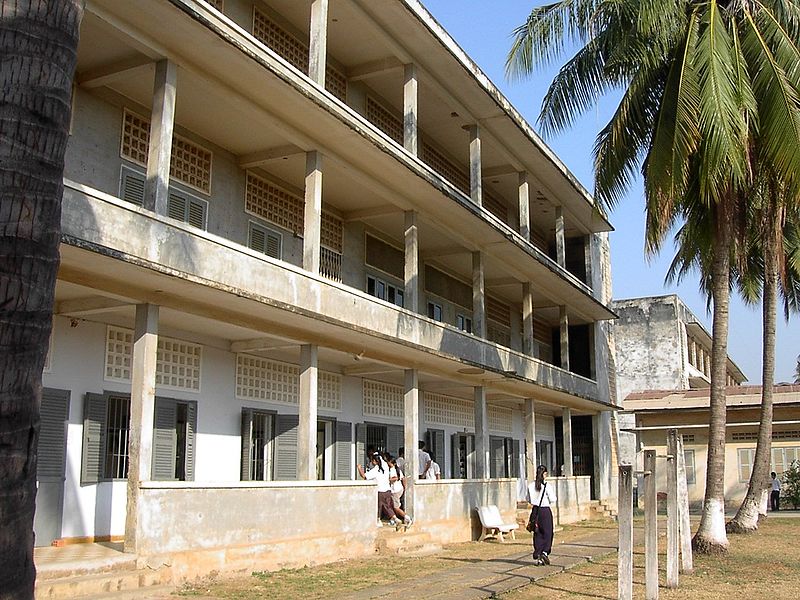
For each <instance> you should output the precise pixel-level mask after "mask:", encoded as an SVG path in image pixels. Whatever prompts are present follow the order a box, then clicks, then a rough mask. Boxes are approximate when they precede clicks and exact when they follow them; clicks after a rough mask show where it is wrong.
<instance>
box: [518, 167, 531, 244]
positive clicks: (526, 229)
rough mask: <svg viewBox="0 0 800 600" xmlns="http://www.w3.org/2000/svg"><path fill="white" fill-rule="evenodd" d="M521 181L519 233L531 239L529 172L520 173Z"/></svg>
mask: <svg viewBox="0 0 800 600" xmlns="http://www.w3.org/2000/svg"><path fill="white" fill-rule="evenodd" d="M518 181H519V234H520V235H521V236H522V237H524V238H525V240H526V241H528V242H530V241H531V194H530V184H529V183H528V172H527V171H520V172H519V173H518Z"/></svg>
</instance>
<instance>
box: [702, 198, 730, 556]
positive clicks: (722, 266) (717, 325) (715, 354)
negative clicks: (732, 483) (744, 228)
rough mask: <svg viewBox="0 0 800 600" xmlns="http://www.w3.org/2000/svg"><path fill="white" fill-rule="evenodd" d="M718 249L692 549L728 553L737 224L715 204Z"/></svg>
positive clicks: (714, 271)
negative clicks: (728, 387)
mask: <svg viewBox="0 0 800 600" xmlns="http://www.w3.org/2000/svg"><path fill="white" fill-rule="evenodd" d="M714 210H715V213H716V214H715V217H716V218H715V221H716V226H715V236H714V237H715V249H714V259H713V264H712V267H711V268H712V272H711V288H712V290H711V293H712V296H713V300H714V319H713V325H712V332H711V338H712V339H711V399H710V407H709V408H710V411H709V412H710V414H709V428H708V464H707V468H706V493H705V497H704V499H703V513H702V517H701V519H700V527H699V528H698V530H697V533H696V534H695V535H694V538H693V539H692V548H694V550H695V552H699V553H700V554H725V553H727V551H728V536H727V535H726V533H725V416H726V415H725V412H726V408H727V406H726V399H725V384H726V379H727V378H726V374H727V366H728V364H727V363H728V304H729V301H730V285H729V282H730V247H731V246H730V244H731V240H732V230H733V226H732V223H731V218H730V216H729V215H726V214H725V213H726V211H725V210H724V208H723V207H722V205H721V204H720V205H717V207H715V209H714Z"/></svg>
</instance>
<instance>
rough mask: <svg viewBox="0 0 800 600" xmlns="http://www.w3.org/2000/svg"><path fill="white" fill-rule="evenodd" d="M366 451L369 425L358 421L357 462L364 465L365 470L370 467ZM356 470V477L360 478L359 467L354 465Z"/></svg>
mask: <svg viewBox="0 0 800 600" xmlns="http://www.w3.org/2000/svg"><path fill="white" fill-rule="evenodd" d="M366 452H367V426H366V425H365V424H364V423H356V464H357V465H358V464H362V465H364V470H365V471H366V470H367V467H369V461H368V460H367V461H366V462H364V461H365V460H366V458H367V457H366ZM353 468H354V470H355V476H356V479H358V478H359V475H358V469H357V468H355V467H353Z"/></svg>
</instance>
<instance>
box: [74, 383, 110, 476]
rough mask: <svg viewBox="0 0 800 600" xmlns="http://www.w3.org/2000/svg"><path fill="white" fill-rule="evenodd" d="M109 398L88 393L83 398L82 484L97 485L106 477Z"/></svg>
mask: <svg viewBox="0 0 800 600" xmlns="http://www.w3.org/2000/svg"><path fill="white" fill-rule="evenodd" d="M107 414H108V398H107V397H106V396H104V395H102V394H91V393H87V394H85V395H84V397H83V453H82V455H81V483H97V482H98V481H100V480H101V479H103V478H104V477H105V472H104V469H103V465H104V462H105V456H106V418H107Z"/></svg>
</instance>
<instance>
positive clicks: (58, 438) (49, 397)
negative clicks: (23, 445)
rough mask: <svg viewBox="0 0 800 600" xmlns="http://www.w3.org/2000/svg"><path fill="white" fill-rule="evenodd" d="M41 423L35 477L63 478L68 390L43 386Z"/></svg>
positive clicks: (60, 479)
mask: <svg viewBox="0 0 800 600" xmlns="http://www.w3.org/2000/svg"><path fill="white" fill-rule="evenodd" d="M40 416H41V425H40V429H39V446H38V452H37V462H36V479H38V480H40V481H41V480H44V479H56V480H59V481H63V479H64V458H65V451H66V428H65V426H64V422H65V421H66V420H67V418H68V417H69V391H67V390H54V389H49V388H44V389H43V390H42V404H41V409H40Z"/></svg>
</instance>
